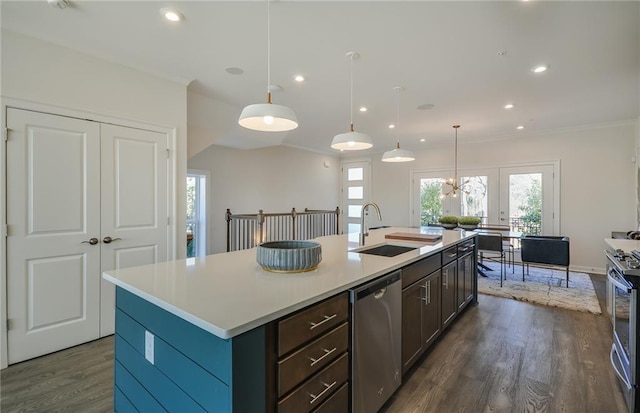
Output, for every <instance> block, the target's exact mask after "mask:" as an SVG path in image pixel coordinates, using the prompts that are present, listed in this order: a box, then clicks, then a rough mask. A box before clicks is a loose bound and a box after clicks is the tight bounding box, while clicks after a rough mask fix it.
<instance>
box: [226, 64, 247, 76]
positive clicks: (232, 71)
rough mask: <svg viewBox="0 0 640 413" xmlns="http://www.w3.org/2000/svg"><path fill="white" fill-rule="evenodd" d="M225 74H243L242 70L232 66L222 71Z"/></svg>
mask: <svg viewBox="0 0 640 413" xmlns="http://www.w3.org/2000/svg"><path fill="white" fill-rule="evenodd" d="M224 70H225V72H227V73H229V74H230V75H241V74H243V73H244V70H242V69H240V68H239V67H234V66H229V67H227V68H225V69H224Z"/></svg>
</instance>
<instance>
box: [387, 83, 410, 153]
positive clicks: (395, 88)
mask: <svg viewBox="0 0 640 413" xmlns="http://www.w3.org/2000/svg"><path fill="white" fill-rule="evenodd" d="M393 89H394V90H395V91H396V92H397V95H398V101H397V106H396V134H397V135H396V138H397V140H396V147H395V149H392V150H390V151H386V152H385V153H384V154H383V155H382V162H411V161H415V159H416V157H415V156H413V152H411V151H408V150H406V149H400V91H401V90H402V86H396V87H394V88H393Z"/></svg>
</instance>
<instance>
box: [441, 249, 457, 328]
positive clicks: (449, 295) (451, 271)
mask: <svg viewBox="0 0 640 413" xmlns="http://www.w3.org/2000/svg"><path fill="white" fill-rule="evenodd" d="M457 270H458V262H457V261H452V262H450V263H449V264H447V265H445V266H444V267H442V283H441V285H442V293H441V297H442V328H443V329H444V328H445V327H446V326H447V325H448V324H449V323H450V322H451V321H452V320H453V318H454V317H455V315H456V311H457V309H458V305H457V300H456V297H457V294H456V281H457V280H456V278H457V273H458V271H457Z"/></svg>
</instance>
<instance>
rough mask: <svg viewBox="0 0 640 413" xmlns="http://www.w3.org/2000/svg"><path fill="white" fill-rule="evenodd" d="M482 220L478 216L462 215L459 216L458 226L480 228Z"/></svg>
mask: <svg viewBox="0 0 640 413" xmlns="http://www.w3.org/2000/svg"><path fill="white" fill-rule="evenodd" d="M480 221H481V220H480V218H478V217H460V218H458V226H460V228H462V229H466V230H473V229H476V228H478V224H479V223H480Z"/></svg>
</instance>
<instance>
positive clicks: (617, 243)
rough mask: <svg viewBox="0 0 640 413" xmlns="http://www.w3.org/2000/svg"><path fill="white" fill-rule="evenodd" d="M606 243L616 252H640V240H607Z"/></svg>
mask: <svg viewBox="0 0 640 413" xmlns="http://www.w3.org/2000/svg"><path fill="white" fill-rule="evenodd" d="M604 243H605V244H607V245H608V246H609V247H611V248H613V250H614V251H615V250H617V249H621V250H623V251H624V252H626V253H627V254H628V253H630V252H631V251H633V250H638V251H640V240H634V239H618V238H605V239H604Z"/></svg>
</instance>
